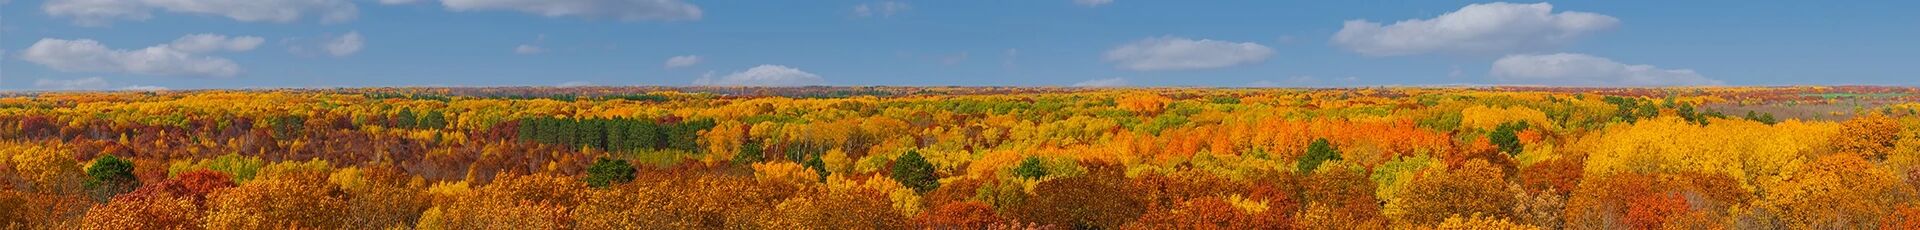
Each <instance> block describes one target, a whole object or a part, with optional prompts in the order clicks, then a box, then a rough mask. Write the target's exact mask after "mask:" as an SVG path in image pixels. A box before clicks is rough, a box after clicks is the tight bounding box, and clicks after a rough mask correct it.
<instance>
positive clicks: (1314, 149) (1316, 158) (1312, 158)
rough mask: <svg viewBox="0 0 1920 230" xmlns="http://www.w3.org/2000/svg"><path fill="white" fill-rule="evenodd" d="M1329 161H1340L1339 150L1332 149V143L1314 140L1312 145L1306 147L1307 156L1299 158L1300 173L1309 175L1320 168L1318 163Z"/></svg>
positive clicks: (1322, 139)
mask: <svg viewBox="0 0 1920 230" xmlns="http://www.w3.org/2000/svg"><path fill="white" fill-rule="evenodd" d="M1329 160H1340V150H1339V149H1335V148H1333V143H1329V142H1327V139H1326V138H1319V139H1314V140H1313V143H1312V144H1308V145H1307V155H1306V156H1301V157H1300V163H1299V164H1300V165H1299V167H1300V172H1302V173H1311V172H1313V170H1314V169H1317V168H1320V163H1325V162H1326V161H1329Z"/></svg>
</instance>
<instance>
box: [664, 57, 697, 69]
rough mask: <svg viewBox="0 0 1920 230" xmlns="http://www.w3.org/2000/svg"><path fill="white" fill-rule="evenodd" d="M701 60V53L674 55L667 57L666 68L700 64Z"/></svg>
mask: <svg viewBox="0 0 1920 230" xmlns="http://www.w3.org/2000/svg"><path fill="white" fill-rule="evenodd" d="M700 61H701V58H700V55H685V56H674V57H671V58H667V64H666V68H668V69H672V68H680V67H688V66H693V65H698V64H700Z"/></svg>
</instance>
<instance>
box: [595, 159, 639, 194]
mask: <svg viewBox="0 0 1920 230" xmlns="http://www.w3.org/2000/svg"><path fill="white" fill-rule="evenodd" d="M585 180H586V182H587V186H592V187H595V188H605V187H607V186H612V185H614V184H621V183H627V182H629V181H633V164H630V163H627V161H626V160H613V159H607V158H600V159H596V160H593V166H589V167H587V178H586V179H585Z"/></svg>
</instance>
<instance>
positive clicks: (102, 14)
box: [41, 0, 360, 26]
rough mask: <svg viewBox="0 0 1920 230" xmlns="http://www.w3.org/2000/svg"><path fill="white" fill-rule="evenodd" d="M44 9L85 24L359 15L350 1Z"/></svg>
mask: <svg viewBox="0 0 1920 230" xmlns="http://www.w3.org/2000/svg"><path fill="white" fill-rule="evenodd" d="M41 10H42V11H45V12H46V13H47V15H49V16H54V17H63V18H71V19H72V20H73V22H74V23H75V24H79V25H83V26H106V25H110V24H112V23H113V21H115V20H132V21H143V20H147V19H149V18H153V13H152V12H153V11H154V10H165V11H167V12H174V13H187V14H200V15H216V16H222V17H227V18H230V19H233V20H236V21H242V22H279V23H288V22H294V21H298V20H300V19H301V18H306V17H308V16H313V17H317V18H319V20H320V22H321V23H340V22H346V21H352V20H353V19H355V18H358V17H359V14H360V9H359V8H358V7H356V6H354V4H353V2H352V1H349V0H48V1H47V2H46V3H45V4H43V5H41Z"/></svg>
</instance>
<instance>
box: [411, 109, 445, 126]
mask: <svg viewBox="0 0 1920 230" xmlns="http://www.w3.org/2000/svg"><path fill="white" fill-rule="evenodd" d="M446 127H447V114H446V113H441V112H440V111H432V112H427V115H426V116H425V117H421V118H420V124H419V126H418V127H417V128H422V129H439V128H446Z"/></svg>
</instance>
